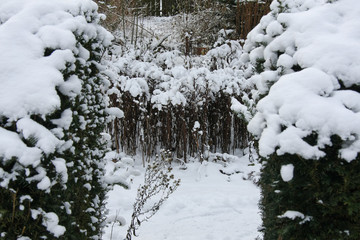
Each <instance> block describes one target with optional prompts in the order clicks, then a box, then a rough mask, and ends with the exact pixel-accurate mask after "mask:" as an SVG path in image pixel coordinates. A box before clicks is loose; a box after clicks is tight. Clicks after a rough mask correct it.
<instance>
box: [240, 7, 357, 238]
mask: <svg viewBox="0 0 360 240" xmlns="http://www.w3.org/2000/svg"><path fill="white" fill-rule="evenodd" d="M271 9H272V10H271V13H270V14H268V15H267V16H265V17H263V18H262V20H261V22H260V24H259V25H258V26H257V27H256V28H255V29H254V30H253V31H252V32H251V33H250V34H249V35H248V39H247V41H246V43H245V46H244V50H245V51H246V54H244V55H243V57H242V59H243V60H244V61H246V60H247V61H248V70H247V71H249V69H253V70H252V71H253V74H252V76H251V77H250V78H249V83H250V84H249V86H253V90H251V91H249V95H248V96H249V99H251V100H252V101H249V103H250V104H249V105H251V104H252V106H253V107H254V109H252V110H253V111H252V112H253V113H255V116H254V117H253V118H252V120H251V121H250V123H249V125H248V129H249V131H250V132H251V133H253V134H254V135H255V136H256V137H257V139H258V147H259V153H260V155H261V156H262V157H263V161H264V169H263V176H262V187H263V207H264V212H263V213H264V227H265V239H279V238H282V239H357V238H358V236H359V234H360V233H359V229H358V227H357V226H356V225H357V224H358V221H359V217H360V206H359V203H358V200H355V199H359V191H360V189H359V187H358V186H359V184H360V182H359V180H358V178H357V177H356V176H354V174H355V175H357V174H356V170H355V169H357V171H358V170H359V169H360V164H359V152H360V127H359V123H360V118H359V111H360V105H359V103H360V101H359V100H360V93H359V92H360V88H359V85H360V68H359V66H360V57H359V56H360V41H359V39H360V35H359V27H360V18H359V16H360V2H359V1H357V0H338V1H330V0H312V1H309V0H275V1H273V3H272V5H271ZM294 211H295V212H297V213H296V214H293V213H294ZM289 222H290V223H289ZM280 225H281V226H282V227H281V228H280V227H279V226H280ZM324 226H325V228H326V229H323V228H324ZM317 228H319V229H320V228H322V229H321V231H319V229H317Z"/></svg>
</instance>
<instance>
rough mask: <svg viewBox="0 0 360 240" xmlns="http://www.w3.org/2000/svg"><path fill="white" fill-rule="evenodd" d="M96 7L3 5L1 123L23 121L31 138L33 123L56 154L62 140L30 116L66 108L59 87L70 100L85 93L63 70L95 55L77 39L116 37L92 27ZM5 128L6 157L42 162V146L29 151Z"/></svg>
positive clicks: (63, 2) (42, 1) (69, 1)
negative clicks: (40, 158)
mask: <svg viewBox="0 0 360 240" xmlns="http://www.w3.org/2000/svg"><path fill="white" fill-rule="evenodd" d="M96 9H97V5H96V4H95V3H93V2H92V1H80V0H79V1H74V0H56V1H51V2H49V1H46V0H34V1H28V0H26V1H25V0H11V1H1V2H0V24H1V25H0V52H1V54H0V63H1V64H0V84H1V87H0V119H3V120H5V118H6V120H7V122H11V121H13V120H15V121H16V120H18V119H20V118H23V119H22V120H20V121H18V123H17V128H18V130H20V131H23V134H24V135H31V134H33V133H32V132H29V131H30V130H29V131H26V129H29V128H27V126H29V125H31V128H30V129H33V130H32V131H33V132H35V131H36V132H37V136H36V137H39V139H40V141H39V142H38V144H39V146H37V147H39V148H41V149H43V150H44V151H45V153H50V152H52V151H54V150H55V147H59V144H58V143H61V141H60V140H58V139H57V138H56V137H55V136H54V135H53V134H52V133H51V132H50V131H48V130H46V129H43V127H41V126H38V125H37V124H35V123H34V122H32V120H30V119H28V117H29V116H30V115H39V116H45V115H47V114H50V113H52V112H54V111H55V110H56V109H58V108H59V107H60V98H59V96H58V94H57V92H56V87H58V88H59V89H60V91H61V92H62V94H64V95H66V96H74V95H77V94H79V93H80V90H81V82H80V80H79V79H78V78H77V77H76V76H73V77H70V79H69V80H68V81H66V82H65V81H64V79H63V74H62V71H63V70H65V69H66V68H74V67H75V66H74V65H73V63H74V62H75V60H76V56H79V57H80V58H81V59H83V61H86V60H87V59H88V58H89V51H88V50H86V49H85V48H84V47H83V46H81V45H79V44H77V39H76V37H77V36H76V35H78V36H81V37H82V38H84V39H92V38H98V39H100V42H104V44H109V43H110V40H111V35H110V34H109V33H108V32H106V31H105V29H103V28H99V27H98V26H97V25H96V24H89V22H90V21H94V22H98V21H99V20H100V19H91V18H92V17H94V16H96V15H93V16H91V15H90V14H89V13H91V12H94V11H96ZM97 17H98V18H99V16H98V15H97ZM73 32H76V35H75V34H74V33H73ZM50 53H51V54H50ZM67 119H68V118H67ZM63 120H64V121H66V119H63ZM57 125H63V124H59V123H57ZM35 128H37V129H35ZM0 130H1V131H2V132H3V133H2V134H0V142H4V144H1V146H3V147H1V149H0V156H3V157H6V158H8V157H10V155H12V156H16V157H18V158H19V159H20V162H22V163H24V164H25V165H31V164H36V161H37V159H39V156H40V155H39V154H40V151H39V150H38V149H37V148H28V147H26V146H25V145H24V144H23V143H22V141H21V140H20V139H19V138H18V137H17V136H16V135H15V134H14V133H10V132H7V131H6V130H4V129H2V128H1V129H0ZM26 137H27V136H25V138H26ZM41 139H43V141H42V140H41ZM56 139H57V140H56ZM41 142H43V143H44V144H41ZM5 143H6V145H5ZM45 145H46V146H45ZM48 147H49V148H51V149H46V148H48ZM31 159H32V160H31Z"/></svg>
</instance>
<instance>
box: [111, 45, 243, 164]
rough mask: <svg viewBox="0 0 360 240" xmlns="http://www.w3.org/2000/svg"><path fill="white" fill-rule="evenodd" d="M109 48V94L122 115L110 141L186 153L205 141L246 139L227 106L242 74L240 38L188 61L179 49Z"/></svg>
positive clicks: (225, 143) (221, 144)
mask: <svg viewBox="0 0 360 240" xmlns="http://www.w3.org/2000/svg"><path fill="white" fill-rule="evenodd" d="M113 52H114V53H113V55H112V59H109V68H108V70H107V71H106V73H107V75H108V77H109V79H111V81H112V82H113V83H114V85H113V87H112V88H111V89H110V90H109V91H108V94H109V95H110V96H111V99H112V104H113V106H115V107H120V108H121V109H122V110H123V116H124V118H122V119H117V120H115V121H114V125H113V136H116V137H115V139H114V141H115V142H116V143H115V144H114V145H116V146H118V147H119V148H122V150H124V151H126V152H127V153H128V154H134V153H136V151H137V150H142V151H144V152H145V153H146V155H151V154H153V153H156V151H157V148H158V147H161V148H166V149H172V150H173V151H175V152H176V153H177V156H178V157H184V158H186V155H187V154H191V155H194V154H195V155H196V154H198V153H199V151H200V152H204V151H205V149H206V148H207V147H209V148H210V150H211V151H217V150H218V151H223V152H229V151H230V149H232V148H239V147H240V148H241V147H244V146H243V145H246V144H247V142H246V141H247V139H245V138H246V136H247V134H246V124H245V122H244V121H242V120H241V119H238V118H234V115H233V114H232V110H231V109H230V107H231V97H238V98H239V96H240V95H241V89H242V85H243V83H244V80H245V79H244V78H243V71H242V70H241V69H240V66H241V64H239V61H240V60H239V57H240V55H241V53H242V48H241V46H240V44H239V43H237V42H235V41H229V42H227V43H226V44H223V45H221V46H219V47H217V48H214V49H213V50H211V51H209V52H208V54H207V55H206V56H202V57H199V58H198V59H194V61H189V62H187V61H186V57H185V56H184V55H182V54H181V53H180V52H178V51H164V52H161V51H160V52H153V51H145V52H141V51H140V50H134V49H127V50H126V49H125V50H123V51H121V50H120V49H116V48H115V49H114V50H113ZM199 60H201V61H199ZM189 65H191V67H189ZM121 115H122V114H121ZM134 119H135V120H136V121H134ZM233 119H234V120H233ZM195 122H198V124H200V126H199V128H198V129H197V131H198V132H199V134H197V133H194V131H193V128H194V126H195ZM224 123H225V124H224ZM233 126H234V128H233ZM232 129H236V131H237V132H236V134H233V133H234V132H231V131H232ZM244 136H245V137H244ZM120 141H121V142H120Z"/></svg>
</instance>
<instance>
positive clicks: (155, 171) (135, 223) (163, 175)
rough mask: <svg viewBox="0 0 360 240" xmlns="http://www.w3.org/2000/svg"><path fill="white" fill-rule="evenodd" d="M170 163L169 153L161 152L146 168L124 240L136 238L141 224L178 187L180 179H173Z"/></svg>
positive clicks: (152, 214)
mask: <svg viewBox="0 0 360 240" xmlns="http://www.w3.org/2000/svg"><path fill="white" fill-rule="evenodd" d="M171 162H172V157H171V152H170V151H165V150H162V151H161V153H160V156H156V159H155V160H154V161H153V162H152V163H150V164H149V165H148V166H147V168H146V171H145V180H144V184H143V185H140V186H139V188H138V192H137V197H136V201H135V203H134V206H133V214H132V217H131V222H130V226H129V228H128V231H127V235H126V238H125V240H131V239H132V237H133V236H136V231H137V230H138V229H139V227H140V226H141V224H142V223H143V222H145V221H148V220H149V219H150V218H151V217H152V216H154V215H155V214H156V213H157V211H159V209H160V207H161V205H162V204H163V203H164V202H165V201H166V200H167V199H168V198H169V196H170V194H172V193H174V191H175V190H176V189H177V187H178V186H179V185H180V179H175V177H174V175H173V174H172V173H171V171H172V167H171Z"/></svg>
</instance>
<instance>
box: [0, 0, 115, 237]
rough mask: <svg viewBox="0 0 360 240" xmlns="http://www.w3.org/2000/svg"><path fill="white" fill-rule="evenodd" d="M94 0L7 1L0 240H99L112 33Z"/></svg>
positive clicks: (1, 71) (0, 78) (0, 91)
mask: <svg viewBox="0 0 360 240" xmlns="http://www.w3.org/2000/svg"><path fill="white" fill-rule="evenodd" d="M100 18H101V16H100V15H98V14H97V5H96V4H95V3H93V2H92V1H89V0H54V1H47V0H3V1H1V2H0V52H1V54H0V62H1V64H0V124H1V125H0V186H1V188H0V234H1V238H2V239H17V238H18V237H23V239H25V238H26V239H29V238H30V239H43V238H44V239H53V238H63V239H91V238H92V239H98V238H99V236H100V234H101V229H100V227H101V222H102V213H103V210H104V209H103V201H104V194H105V192H104V190H105V187H106V185H105V184H104V182H103V180H102V176H103V170H102V168H103V160H102V157H103V155H104V153H105V145H104V144H103V141H102V138H101V133H102V132H103V130H104V127H105V122H106V121H105V117H106V115H105V108H106V107H107V103H108V98H107V97H106V96H105V95H104V91H105V89H106V87H107V85H108V83H107V82H104V81H103V80H102V77H101V75H100V73H99V71H100V70H101V65H100V64H99V62H100V59H101V54H102V51H103V49H104V47H105V46H107V45H109V44H110V40H111V38H112V36H111V35H110V34H109V33H108V32H107V31H106V30H105V29H103V28H102V27H100V26H99V25H98V23H99V21H100Z"/></svg>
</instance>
